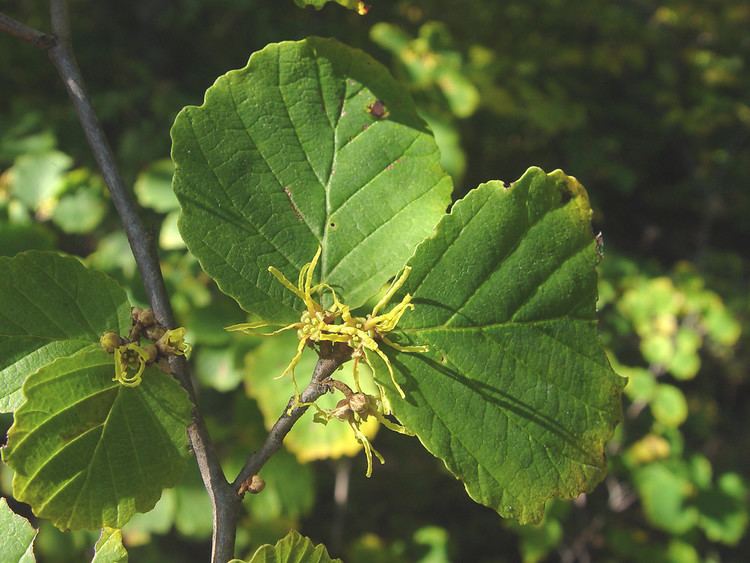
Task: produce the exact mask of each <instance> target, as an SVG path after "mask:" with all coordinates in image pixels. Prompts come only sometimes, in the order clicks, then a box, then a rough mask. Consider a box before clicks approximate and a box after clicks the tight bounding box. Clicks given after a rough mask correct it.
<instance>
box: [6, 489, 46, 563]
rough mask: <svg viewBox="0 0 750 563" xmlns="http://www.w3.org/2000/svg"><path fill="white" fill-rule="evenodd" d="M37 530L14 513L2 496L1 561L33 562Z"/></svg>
mask: <svg viewBox="0 0 750 563" xmlns="http://www.w3.org/2000/svg"><path fill="white" fill-rule="evenodd" d="M36 534H37V531H36V530H35V529H34V528H33V527H32V526H31V524H29V521H28V520H26V518H24V517H23V516H19V515H18V514H16V513H14V512H13V511H12V510H11V509H10V507H9V506H8V501H6V500H5V498H2V497H0V562H2V563H33V562H34V561H36V559H35V558H34V538H35V537H36Z"/></svg>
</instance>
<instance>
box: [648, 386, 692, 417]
mask: <svg viewBox="0 0 750 563" xmlns="http://www.w3.org/2000/svg"><path fill="white" fill-rule="evenodd" d="M651 412H652V413H653V415H654V418H655V419H656V420H658V421H659V422H661V423H662V424H663V425H665V426H668V427H671V428H677V427H678V426H680V425H681V424H682V423H683V422H685V419H686V418H687V415H688V406H687V401H686V400H685V395H684V394H683V393H682V391H680V390H679V389H678V388H677V387H675V386H674V385H668V384H665V383H661V384H659V385H657V386H656V390H655V392H654V398H653V400H652V401H651Z"/></svg>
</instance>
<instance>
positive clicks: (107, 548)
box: [91, 528, 128, 563]
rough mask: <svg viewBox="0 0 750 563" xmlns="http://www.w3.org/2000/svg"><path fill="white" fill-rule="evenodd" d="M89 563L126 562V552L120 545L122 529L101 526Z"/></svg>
mask: <svg viewBox="0 0 750 563" xmlns="http://www.w3.org/2000/svg"><path fill="white" fill-rule="evenodd" d="M91 563H128V552H127V550H126V549H125V546H123V545H122V531H120V530H116V529H114V528H102V535H101V536H99V539H98V540H97V542H96V546H94V558H93V559H92V560H91Z"/></svg>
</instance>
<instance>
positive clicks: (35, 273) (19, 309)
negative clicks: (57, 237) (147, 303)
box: [0, 251, 130, 412]
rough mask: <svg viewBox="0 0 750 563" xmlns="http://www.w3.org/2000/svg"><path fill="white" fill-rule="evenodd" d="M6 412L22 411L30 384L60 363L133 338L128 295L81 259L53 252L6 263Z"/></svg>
mask: <svg viewBox="0 0 750 563" xmlns="http://www.w3.org/2000/svg"><path fill="white" fill-rule="evenodd" d="M0 272H2V273H3V275H2V276H0V412H10V411H13V410H14V409H15V408H17V407H18V405H20V403H21V400H22V396H21V385H23V382H24V379H25V378H26V377H28V376H29V375H30V374H32V373H34V372H35V371H36V370H38V369H39V368H41V367H43V366H46V365H49V364H50V363H51V362H52V361H54V360H55V359H57V358H59V357H62V356H68V355H70V354H73V353H74V352H76V351H78V350H80V349H81V348H84V347H85V346H88V345H89V344H92V343H94V342H98V341H99V337H100V336H101V335H102V334H103V333H104V332H106V331H108V330H113V331H115V332H118V333H119V334H127V331H128V330H129V328H130V306H129V305H128V301H127V297H126V296H125V292H124V291H123V290H122V288H120V286H119V285H117V283H116V282H115V281H114V280H112V279H110V278H108V277H107V276H105V275H104V274H101V273H98V272H93V271H91V270H87V269H86V268H84V266H83V265H82V264H81V263H80V262H79V261H78V260H76V259H75V258H72V257H64V256H60V255H58V254H55V253H52V252H36V251H32V252H26V253H22V254H19V255H17V256H15V257H13V258H4V257H0Z"/></svg>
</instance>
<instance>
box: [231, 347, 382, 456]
mask: <svg viewBox="0 0 750 563" xmlns="http://www.w3.org/2000/svg"><path fill="white" fill-rule="evenodd" d="M296 346H297V338H296V335H294V334H289V333H287V334H279V335H277V336H274V337H273V338H269V339H268V340H266V341H265V342H263V343H262V344H261V345H260V346H258V347H257V348H256V349H255V350H253V351H252V352H250V353H249V354H248V355H247V360H246V362H247V372H246V373H247V375H246V376H245V389H246V390H247V394H248V395H250V396H251V397H252V398H254V399H255V400H256V401H257V402H258V408H259V409H260V411H261V413H262V414H263V423H264V425H265V427H266V429H267V430H270V429H271V427H272V426H273V425H274V423H275V422H276V421H277V420H278V418H279V414H281V413H282V412H284V409H285V408H286V407H287V403H288V401H289V398H290V397H292V396H293V395H294V383H293V382H292V378H291V377H290V376H285V377H282V378H281V379H276V378H277V377H278V376H279V375H280V374H281V373H282V372H283V371H284V368H285V367H286V366H287V364H288V363H289V360H291V359H292V356H294V353H295V348H296ZM317 359H318V358H317V356H316V354H315V352H313V351H312V350H306V351H305V353H304V354H303V356H302V360H301V361H300V363H299V364H298V365H297V368H296V369H295V373H296V377H297V379H298V382H299V385H300V387H301V388H304V386H305V385H306V384H307V382H309V380H310V376H311V375H312V372H313V369H314V368H315V363H316V362H317ZM344 370H346V371H343V372H337V374H336V379H339V380H341V381H343V382H344V383H346V384H348V385H350V386H353V383H354V382H353V378H352V377H351V376H350V374H349V373H348V370H347V368H346V367H345V368H344ZM360 371H361V375H360V377H361V380H362V387H363V389H364V390H365V391H366V392H368V393H371V394H373V395H376V394H377V390H376V388H375V386H374V385H373V384H372V381H371V378H370V377H368V376H367V371H366V369H365V368H364V366H363V367H362V368H361V369H360ZM341 398H342V397H341V395H338V396H337V395H334V394H332V393H327V394H325V395H323V396H322V397H321V398H320V399H318V400H317V401H316V404H317V405H318V406H319V407H320V408H322V409H333V408H334V407H335V406H336V403H337V402H338V401H339V400H340V399H341ZM310 411H312V412H307V413H305V414H304V415H303V416H302V418H300V419H299V420H298V421H297V422H296V424H295V425H294V426H293V427H292V430H291V431H290V432H289V434H287V436H286V438H285V439H284V445H285V446H286V447H287V448H288V449H289V450H290V451H291V452H293V453H294V454H295V455H296V456H297V459H298V460H299V461H300V462H301V463H305V462H308V461H313V460H316V459H326V458H334V459H335V458H339V457H341V456H344V455H346V456H354V455H357V453H359V451H360V450H361V448H362V447H361V446H360V444H359V442H357V439H356V438H355V437H354V433H353V432H352V430H351V428H349V425H348V424H345V423H343V422H339V421H336V420H332V421H330V422H329V423H328V424H326V425H325V426H324V425H323V424H320V423H316V422H313V414H314V411H313V410H312V409H310ZM377 429H378V423H377V421H376V420H375V419H374V418H370V419H369V420H368V421H367V422H366V423H365V424H364V425H363V426H362V431H363V432H364V433H365V434H366V435H367V437H368V438H372V437H373V436H374V435H375V433H376V432H377Z"/></svg>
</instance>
